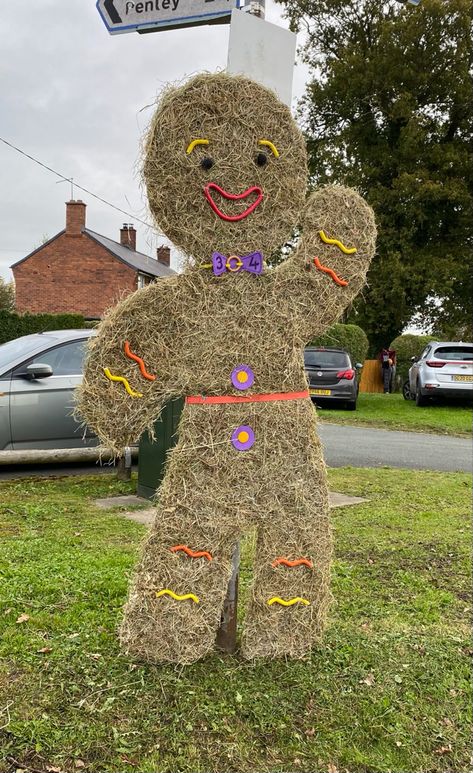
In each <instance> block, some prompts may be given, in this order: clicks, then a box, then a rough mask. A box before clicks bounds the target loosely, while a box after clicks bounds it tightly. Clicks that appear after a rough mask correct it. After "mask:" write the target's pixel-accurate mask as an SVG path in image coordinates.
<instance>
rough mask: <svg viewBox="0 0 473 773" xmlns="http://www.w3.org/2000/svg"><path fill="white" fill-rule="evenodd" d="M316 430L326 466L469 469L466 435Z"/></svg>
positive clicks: (94, 469)
mask: <svg viewBox="0 0 473 773" xmlns="http://www.w3.org/2000/svg"><path fill="white" fill-rule="evenodd" d="M318 431H319V435H320V437H321V439H322V443H323V446H324V451H325V461H326V462H327V464H328V466H329V467H346V466H350V467H385V466H388V467H405V468H410V469H413V470H442V471H445V472H456V471H460V472H470V471H471V470H472V443H471V440H469V439H467V438H457V437H451V436H449V435H429V434H427V433H422V432H397V431H394V430H384V429H372V428H368V427H367V428H360V427H350V426H342V425H341V424H319V425H318ZM133 469H136V467H135V466H134V467H133ZM113 470H114V468H113V467H111V466H110V465H108V464H105V465H103V466H100V465H99V464H88V465H85V464H83V465H75V464H74V465H71V464H54V465H45V464H42V465H36V466H34V465H22V466H21V467H20V466H17V467H10V466H8V467H4V468H3V469H2V468H1V467H0V481H2V480H7V479H9V478H28V477H32V476H40V477H57V476H61V475H87V474H94V475H96V474H97V473H108V472H113Z"/></svg>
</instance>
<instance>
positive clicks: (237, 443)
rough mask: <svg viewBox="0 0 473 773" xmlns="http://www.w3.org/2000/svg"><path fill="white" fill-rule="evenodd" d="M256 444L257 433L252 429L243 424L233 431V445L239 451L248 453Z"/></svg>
mask: <svg viewBox="0 0 473 773" xmlns="http://www.w3.org/2000/svg"><path fill="white" fill-rule="evenodd" d="M254 442H255V433H254V432H253V430H252V429H251V427H247V426H246V425H244V424H242V425H241V426H240V427H237V428H236V429H234V430H233V433H232V444H233V447H234V448H236V449H237V451H248V449H249V448H251V446H252V445H253V443H254Z"/></svg>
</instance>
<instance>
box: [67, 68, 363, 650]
mask: <svg viewBox="0 0 473 773" xmlns="http://www.w3.org/2000/svg"><path fill="white" fill-rule="evenodd" d="M143 172H144V180H145V183H146V187H147V192H148V198H149V204H150V209H151V212H152V213H153V216H154V217H155V220H156V222H157V224H158V225H159V227H160V228H161V229H162V230H163V231H164V233H165V234H166V235H167V236H168V237H169V238H170V239H171V240H172V241H173V242H174V244H176V245H177V246H178V247H179V248H180V249H181V250H182V251H183V252H184V253H185V254H186V255H187V256H188V257H187V263H186V266H185V270H184V272H183V273H182V274H180V275H176V276H173V277H169V278H165V279H159V280H158V281H157V282H155V283H153V284H151V285H149V286H148V287H146V288H144V289H142V290H139V291H137V292H135V293H134V294H132V295H130V296H129V297H127V298H126V299H125V300H124V301H122V302H121V303H119V304H118V306H116V307H115V308H114V309H112V311H111V312H110V313H109V315H108V316H107V317H106V318H105V319H104V320H103V322H102V324H101V326H100V329H99V332H98V335H97V336H96V338H95V339H94V340H93V341H92V342H91V346H90V351H89V355H88V360H87V365H86V372H85V379H84V383H83V387H82V392H81V396H80V411H81V413H82V415H83V416H84V418H85V419H86V421H87V422H88V423H89V425H90V426H92V427H93V428H94V429H95V431H96V432H97V433H98V435H99V436H100V438H101V439H102V440H103V442H104V443H105V444H106V445H107V446H109V447H111V448H114V449H115V450H116V451H120V450H121V449H123V448H124V447H125V446H127V445H130V444H131V443H133V442H136V441H137V439H138V438H139V436H140V434H141V433H142V432H143V431H144V430H145V429H147V428H148V429H149V428H150V427H152V425H153V423H154V421H155V420H156V418H157V417H158V416H159V413H160V411H161V409H162V407H163V405H164V404H165V403H166V402H167V401H169V400H170V399H172V398H175V397H178V396H184V397H185V399H186V402H185V407H184V410H183V413H182V417H181V422H180V426H179V438H178V442H177V444H176V446H175V447H174V448H173V450H172V451H171V452H170V453H169V456H168V460H167V465H166V473H165V477H164V480H163V483H162V485H161V488H160V491H159V499H158V502H157V506H156V519H155V523H154V526H153V527H152V529H151V533H150V534H149V536H148V538H147V540H146V542H145V544H144V546H143V550H142V554H141V558H140V560H139V562H138V566H137V568H136V571H135V575H134V578H133V580H132V582H131V587H130V592H129V598H128V601H127V604H126V607H125V610H124V616H123V621H122V624H121V630H120V637H121V642H122V645H123V647H124V649H125V650H126V651H127V652H129V653H131V654H134V655H137V656H140V657H142V658H144V659H146V660H149V661H172V662H177V663H190V662H192V661H194V660H196V659H198V658H201V657H202V656H204V655H205V654H206V653H208V652H209V651H210V650H211V649H212V647H213V645H214V641H215V636H216V631H217V629H218V626H219V622H220V617H221V612H222V606H223V602H224V598H225V594H226V590H227V586H228V582H229V578H230V574H231V557H232V552H233V549H234V546H235V544H236V542H237V541H238V540H239V539H240V537H241V536H242V534H244V533H245V532H248V531H249V530H252V529H255V530H256V534H257V540H256V554H255V559H254V581H253V587H252V589H251V592H250V602H249V607H248V610H247V613H246V619H245V623H244V632H243V641H242V652H243V655H244V656H245V657H247V658H256V657H277V656H284V655H288V656H290V657H296V658H297V657H302V656H304V655H305V654H306V653H307V652H308V651H309V650H310V648H311V646H312V645H313V644H314V642H316V641H317V639H318V638H319V637H320V634H321V631H322V629H323V626H324V622H325V617H326V610H327V606H328V603H329V600H330V592H329V573H330V559H331V550H332V548H331V533H330V524H329V510H328V498H327V484H326V475H325V466H324V462H323V457H322V453H321V447H320V442H319V440H318V438H317V434H316V429H315V426H316V425H315V422H316V415H315V410H314V407H313V405H312V403H311V400H310V397H309V394H308V388H307V381H306V378H305V375H304V368H303V350H304V346H305V345H306V344H307V343H308V342H309V341H311V340H312V339H313V338H314V337H315V336H316V335H318V334H320V333H322V332H323V331H324V330H326V328H327V327H328V326H329V325H331V324H332V323H333V322H335V321H336V320H337V318H338V317H339V316H340V315H341V313H342V312H343V310H344V309H345V308H346V307H347V306H348V305H349V304H350V303H351V301H352V300H353V298H354V297H355V296H356V295H357V293H358V292H359V291H360V289H361V288H362V286H363V283H364V281H365V275H366V271H367V268H368V265H369V262H370V259H371V257H372V255H373V252H374V247H375V233H376V231H375V225H374V219H373V214H372V211H371V209H370V208H369V207H368V205H367V204H366V203H365V202H364V201H363V199H362V198H361V197H360V196H359V195H358V194H357V193H356V192H355V191H353V190H350V189H348V188H343V187H338V186H328V187H325V188H322V189H320V190H317V191H316V192H315V193H312V194H311V195H310V196H308V197H307V191H306V186H307V177H308V172H307V160H306V151H305V143H304V140H303V138H302V135H301V133H300V131H299V129H298V128H297V126H296V124H295V122H294V120H293V118H292V117H291V114H290V111H289V109H288V108H287V107H286V106H285V105H283V104H282V103H281V102H279V101H278V99H277V98H276V96H275V95H274V94H273V93H272V92H270V91H268V90H267V89H265V88H263V87H262V86H260V85H258V84H257V83H254V82H252V81H250V80H248V79H246V78H243V77H235V76H229V75H227V74H217V75H211V74H205V75H198V76H196V77H194V78H193V79H191V80H190V81H189V82H188V83H186V84H185V85H184V86H182V87H180V88H176V89H170V90H168V91H167V92H166V93H165V94H164V96H163V97H162V99H161V102H160V104H159V106H158V109H157V112H156V114H155V116H154V118H153V120H152V123H151V126H150V130H149V133H148V136H147V141H146V146H145V157H144V165H143ZM294 229H297V231H298V232H299V233H300V234H301V236H300V239H299V243H298V246H297V248H296V249H295V251H294V252H293V254H292V255H290V257H288V258H287V260H285V261H284V262H283V263H282V264H281V265H279V266H278V267H277V268H273V269H271V268H268V266H267V265H266V262H265V261H266V258H268V257H269V256H271V255H272V254H274V253H275V251H276V250H277V249H279V248H280V247H281V245H284V243H285V242H286V241H287V239H288V238H289V237H290V236H291V233H293V231H294Z"/></svg>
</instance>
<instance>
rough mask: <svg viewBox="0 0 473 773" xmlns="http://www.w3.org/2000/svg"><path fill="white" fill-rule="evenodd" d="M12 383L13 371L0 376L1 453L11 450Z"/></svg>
mask: <svg viewBox="0 0 473 773" xmlns="http://www.w3.org/2000/svg"><path fill="white" fill-rule="evenodd" d="M10 381H11V371H9V372H8V373H4V374H0V451H3V450H7V449H10V448H11V427H10Z"/></svg>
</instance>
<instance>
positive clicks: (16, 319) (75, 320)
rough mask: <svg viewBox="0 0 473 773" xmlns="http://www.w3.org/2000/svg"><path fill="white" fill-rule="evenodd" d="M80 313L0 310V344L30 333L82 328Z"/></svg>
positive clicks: (82, 320) (82, 322)
mask: <svg viewBox="0 0 473 773" xmlns="http://www.w3.org/2000/svg"><path fill="white" fill-rule="evenodd" d="M84 321H85V320H84V317H83V316H82V314H28V313H27V314H17V313H16V312H14V311H5V310H2V311H0V344H4V343H6V342H7V341H12V340H13V339H14V338H19V337H20V336H26V335H29V334H30V333H41V332H45V331H46V330H65V329H68V330H69V329H71V328H83V327H85V325H84Z"/></svg>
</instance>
